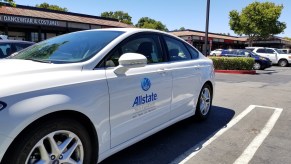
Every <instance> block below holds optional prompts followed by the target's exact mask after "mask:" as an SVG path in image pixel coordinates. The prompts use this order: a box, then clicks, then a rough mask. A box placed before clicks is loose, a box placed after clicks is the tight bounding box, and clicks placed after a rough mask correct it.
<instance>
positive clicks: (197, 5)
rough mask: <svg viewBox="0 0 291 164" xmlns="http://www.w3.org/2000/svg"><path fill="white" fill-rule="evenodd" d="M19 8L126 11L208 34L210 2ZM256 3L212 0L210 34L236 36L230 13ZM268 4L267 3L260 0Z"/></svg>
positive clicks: (289, 5)
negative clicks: (207, 16) (207, 18)
mask: <svg viewBox="0 0 291 164" xmlns="http://www.w3.org/2000/svg"><path fill="white" fill-rule="evenodd" d="M14 1H15V2H16V3H17V4H19V5H25V6H35V5H36V4H41V3H43V2H47V3H49V4H53V5H58V6H60V7H66V8H67V9H68V10H69V11H70V12H74V13H82V14H88V15H95V16H100V15H101V13H102V12H105V11H113V12H114V11H123V12H127V13H128V14H129V15H130V16H131V17H132V22H133V23H134V24H136V23H137V22H138V20H139V19H140V18H141V17H150V18H152V19H155V20H157V21H161V22H162V23H163V24H164V25H166V27H167V28H168V29H169V30H170V31H171V30H175V29H180V28H181V27H184V28H186V29H191V30H198V31H205V22H206V4H207V0H81V1H78V2H76V1H75V2H74V0H14ZM254 1H255V0H211V3H210V15H209V32H212V33H230V35H233V36H236V34H235V33H234V32H233V31H232V30H230V27H229V25H228V22H229V16H228V14H229V12H230V11H231V10H238V11H241V10H242V9H243V8H244V7H246V6H247V5H248V4H250V3H252V2H254ZM257 1H260V2H265V1H264V0H257ZM271 2H274V3H275V4H277V5H279V4H283V5H284V9H283V11H282V13H281V17H280V18H279V21H282V22H285V23H286V24H287V28H286V29H285V31H284V33H282V34H279V35H278V36H280V37H291V15H290V13H291V0H271Z"/></svg>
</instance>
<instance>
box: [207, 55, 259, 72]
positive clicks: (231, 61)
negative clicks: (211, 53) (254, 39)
mask: <svg viewBox="0 0 291 164" xmlns="http://www.w3.org/2000/svg"><path fill="white" fill-rule="evenodd" d="M210 59H212V61H213V64H214V68H215V69H216V70H252V69H253V66H254V63H255V60H254V59H253V58H248V57H210Z"/></svg>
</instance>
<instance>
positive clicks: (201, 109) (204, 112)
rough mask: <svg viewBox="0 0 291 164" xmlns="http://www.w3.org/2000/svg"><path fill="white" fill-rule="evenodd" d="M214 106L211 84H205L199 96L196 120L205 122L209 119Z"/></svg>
mask: <svg viewBox="0 0 291 164" xmlns="http://www.w3.org/2000/svg"><path fill="white" fill-rule="evenodd" d="M211 106H212V90H211V87H210V85H209V84H205V85H204V86H203V87H202V90H201V92H200V95H199V99H198V103H197V106H196V112H195V118H196V119H197V120H204V119H206V118H207V117H208V115H209V113H210V110H211Z"/></svg>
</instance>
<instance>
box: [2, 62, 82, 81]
mask: <svg viewBox="0 0 291 164" xmlns="http://www.w3.org/2000/svg"><path fill="white" fill-rule="evenodd" d="M66 69H67V70H68V69H72V67H70V66H64V65H61V64H59V65H58V64H51V63H41V62H35V61H30V60H16V59H3V60H0V77H1V79H2V78H3V77H5V76H17V75H25V74H37V73H44V72H52V71H60V70H66ZM80 69H81V68H80Z"/></svg>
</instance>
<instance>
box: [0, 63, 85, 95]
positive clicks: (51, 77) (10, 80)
mask: <svg viewBox="0 0 291 164" xmlns="http://www.w3.org/2000/svg"><path fill="white" fill-rule="evenodd" d="M81 72H82V66H81V65H80V64H79V63H78V64H50V63H39V62H34V61H29V60H15V59H3V60H0V79H1V80H0V98H1V97H3V96H9V95H13V94H18V93H23V92H27V91H32V90H39V89H43V88H49V87H56V86H60V85H63V84H66V83H69V82H70V81H74V80H75V79H78V78H77V77H78V75H79V74H81ZM73 78H75V79H73ZM79 79H80V78H79Z"/></svg>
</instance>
